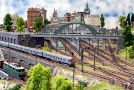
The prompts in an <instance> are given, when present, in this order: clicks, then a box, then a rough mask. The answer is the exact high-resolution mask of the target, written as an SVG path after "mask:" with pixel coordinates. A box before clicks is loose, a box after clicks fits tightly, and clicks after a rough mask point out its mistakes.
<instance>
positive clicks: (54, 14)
mask: <svg viewBox="0 0 134 90" xmlns="http://www.w3.org/2000/svg"><path fill="white" fill-rule="evenodd" d="M52 17H57V10H55V9H54V12H53V15H52Z"/></svg>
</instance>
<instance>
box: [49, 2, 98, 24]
mask: <svg viewBox="0 0 134 90" xmlns="http://www.w3.org/2000/svg"><path fill="white" fill-rule="evenodd" d="M51 23H58V24H67V23H85V24H88V25H95V26H100V15H90V8H89V6H88V2H87V3H86V7H85V9H84V11H83V12H77V13H76V12H74V13H66V14H65V15H64V17H58V15H57V10H55V9H54V12H53V14H52V17H51Z"/></svg>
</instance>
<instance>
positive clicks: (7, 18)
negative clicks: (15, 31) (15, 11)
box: [4, 13, 13, 32]
mask: <svg viewBox="0 0 134 90" xmlns="http://www.w3.org/2000/svg"><path fill="white" fill-rule="evenodd" d="M11 20H12V18H11V15H10V14H9V13H8V14H6V15H5V18H4V25H5V26H6V30H7V31H8V32H10V31H12V27H11V25H12V24H13V23H12V22H11Z"/></svg>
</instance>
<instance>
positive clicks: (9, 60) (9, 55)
mask: <svg viewBox="0 0 134 90" xmlns="http://www.w3.org/2000/svg"><path fill="white" fill-rule="evenodd" d="M8 49H9V41H8ZM8 61H10V49H9V56H8Z"/></svg>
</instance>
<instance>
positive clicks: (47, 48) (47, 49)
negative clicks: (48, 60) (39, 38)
mask: <svg viewBox="0 0 134 90" xmlns="http://www.w3.org/2000/svg"><path fill="white" fill-rule="evenodd" d="M42 50H45V51H50V48H49V47H48V45H47V44H45V45H44V47H42Z"/></svg>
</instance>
